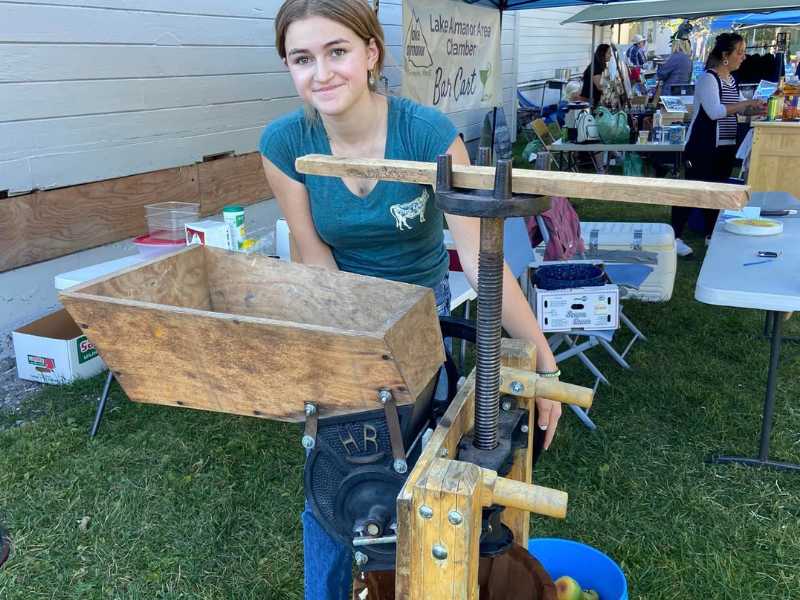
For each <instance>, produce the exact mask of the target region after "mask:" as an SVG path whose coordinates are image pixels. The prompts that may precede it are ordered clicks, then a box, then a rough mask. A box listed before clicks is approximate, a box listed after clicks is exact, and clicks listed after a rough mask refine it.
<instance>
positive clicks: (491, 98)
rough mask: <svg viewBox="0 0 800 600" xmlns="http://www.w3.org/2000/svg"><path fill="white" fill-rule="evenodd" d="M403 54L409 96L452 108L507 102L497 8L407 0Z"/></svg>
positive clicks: (448, 1) (405, 89)
mask: <svg viewBox="0 0 800 600" xmlns="http://www.w3.org/2000/svg"><path fill="white" fill-rule="evenodd" d="M403 57H404V58H405V66H404V72H403V95H404V96H407V97H409V98H411V99H413V100H416V101H417V102H420V103H422V104H426V105H428V106H435V107H436V108H438V109H440V110H442V111H443V112H447V113H449V112H455V111H458V110H464V109H468V108H481V107H491V106H499V105H500V104H502V101H503V94H502V85H501V82H502V77H503V68H502V62H501V60H500V11H499V10H497V9H491V8H486V7H482V6H470V5H469V4H467V3H465V2H462V1H460V0H459V1H455V0H452V1H451V0H444V1H443V0H405V1H404V2H403Z"/></svg>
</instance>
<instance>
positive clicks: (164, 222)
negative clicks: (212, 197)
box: [144, 202, 200, 241]
mask: <svg viewBox="0 0 800 600" xmlns="http://www.w3.org/2000/svg"><path fill="white" fill-rule="evenodd" d="M144 208H145V214H146V217H147V229H148V230H149V232H150V237H152V238H153V239H157V240H168V241H178V240H183V239H184V238H185V236H186V233H185V229H184V226H185V225H186V223H191V222H192V221H197V217H198V215H199V214H200V205H199V204H197V203H195V202H159V203H157V204H147V205H145V207H144Z"/></svg>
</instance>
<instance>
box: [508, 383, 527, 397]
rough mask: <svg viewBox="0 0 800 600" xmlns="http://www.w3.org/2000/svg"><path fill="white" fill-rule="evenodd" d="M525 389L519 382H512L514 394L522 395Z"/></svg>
mask: <svg viewBox="0 0 800 600" xmlns="http://www.w3.org/2000/svg"><path fill="white" fill-rule="evenodd" d="M524 389H525V386H524V385H522V384H521V383H520V382H519V381H512V382H511V391H512V392H513V393H514V394H521V393H522V391H523V390H524Z"/></svg>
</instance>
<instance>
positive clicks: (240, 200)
mask: <svg viewBox="0 0 800 600" xmlns="http://www.w3.org/2000/svg"><path fill="white" fill-rule="evenodd" d="M197 175H198V179H199V182H200V212H201V213H202V214H203V215H213V214H215V213H218V212H219V211H221V210H222V208H223V207H224V206H225V205H226V204H251V203H253V202H259V201H261V200H264V199H265V198H271V197H272V190H270V189H269V185H268V184H267V177H266V175H264V169H263V167H262V166H261V155H260V154H259V153H258V152H251V153H249V154H244V155H242V156H232V157H230V158H225V159H223V160H212V161H209V162H203V163H200V164H198V165H197Z"/></svg>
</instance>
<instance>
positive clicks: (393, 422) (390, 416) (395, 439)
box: [378, 390, 408, 474]
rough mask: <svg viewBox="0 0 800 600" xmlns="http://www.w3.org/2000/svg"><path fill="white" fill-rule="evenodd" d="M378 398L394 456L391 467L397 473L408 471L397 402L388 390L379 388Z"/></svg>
mask: <svg viewBox="0 0 800 600" xmlns="http://www.w3.org/2000/svg"><path fill="white" fill-rule="evenodd" d="M378 400H380V402H381V404H383V412H384V413H385V414H386V425H387V426H388V427H389V441H390V442H391V443H392V456H393V457H394V462H393V463H392V467H393V468H394V470H395V471H396V472H397V473H401V474H402V473H405V472H406V471H408V463H407V462H406V450H405V448H404V447H403V432H402V431H400V417H398V416H397V402H395V399H394V396H392V392H390V391H389V390H380V391H379V392H378Z"/></svg>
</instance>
